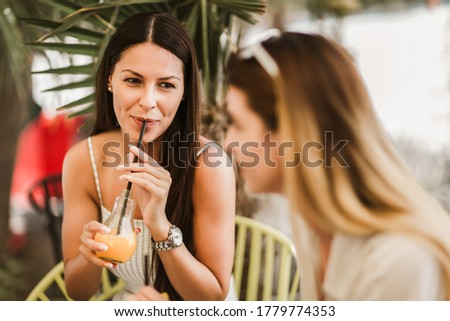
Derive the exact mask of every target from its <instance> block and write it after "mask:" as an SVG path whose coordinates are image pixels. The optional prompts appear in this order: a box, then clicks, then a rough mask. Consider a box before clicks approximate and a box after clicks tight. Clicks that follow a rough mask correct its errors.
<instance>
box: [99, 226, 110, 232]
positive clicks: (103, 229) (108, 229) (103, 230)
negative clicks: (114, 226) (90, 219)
mask: <svg viewBox="0 0 450 321" xmlns="http://www.w3.org/2000/svg"><path fill="white" fill-rule="evenodd" d="M101 231H102V233H109V232H111V229H110V228H109V227H107V226H102V228H101Z"/></svg>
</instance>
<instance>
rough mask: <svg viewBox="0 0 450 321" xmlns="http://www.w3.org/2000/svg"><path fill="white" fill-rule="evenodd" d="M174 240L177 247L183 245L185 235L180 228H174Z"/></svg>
mask: <svg viewBox="0 0 450 321" xmlns="http://www.w3.org/2000/svg"><path fill="white" fill-rule="evenodd" d="M172 240H173V244H175V246H177V247H178V246H180V245H181V243H183V233H181V230H180V229H179V228H178V227H176V228H174V229H173V231H172Z"/></svg>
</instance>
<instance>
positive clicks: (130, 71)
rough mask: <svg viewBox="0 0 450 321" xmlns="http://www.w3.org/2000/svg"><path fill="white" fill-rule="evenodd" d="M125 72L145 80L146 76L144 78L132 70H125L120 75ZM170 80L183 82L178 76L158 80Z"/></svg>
mask: <svg viewBox="0 0 450 321" xmlns="http://www.w3.org/2000/svg"><path fill="white" fill-rule="evenodd" d="M123 72H129V73H131V74H133V75H134V76H136V77H140V78H144V76H142V75H141V74H140V73H138V72H136V71H133V70H131V69H124V70H121V71H120V73H123ZM170 79H176V80H178V81H181V79H180V78H179V77H177V76H167V77H160V78H158V80H170Z"/></svg>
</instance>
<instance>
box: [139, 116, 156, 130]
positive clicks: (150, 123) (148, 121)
mask: <svg viewBox="0 0 450 321" xmlns="http://www.w3.org/2000/svg"><path fill="white" fill-rule="evenodd" d="M132 118H133V120H134V122H135V123H136V124H137V125H138V126H139V127H141V126H142V123H143V122H144V120H146V121H147V126H146V127H147V128H148V127H151V126H153V125H155V124H156V123H158V122H159V120H156V119H145V118H140V117H133V116H132Z"/></svg>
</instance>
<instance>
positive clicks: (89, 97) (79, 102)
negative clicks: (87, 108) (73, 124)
mask: <svg viewBox="0 0 450 321" xmlns="http://www.w3.org/2000/svg"><path fill="white" fill-rule="evenodd" d="M93 100H94V94H90V95H87V96H86V97H83V98H81V99H78V100H75V101H73V102H71V103H68V104H66V105H64V106H61V107H58V110H65V109H69V108H72V107H76V106H81V105H84V104H87V103H91V102H92V101H93Z"/></svg>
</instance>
